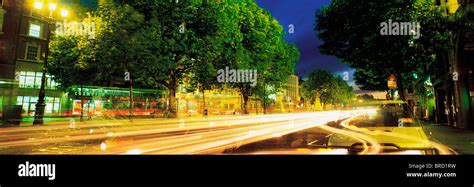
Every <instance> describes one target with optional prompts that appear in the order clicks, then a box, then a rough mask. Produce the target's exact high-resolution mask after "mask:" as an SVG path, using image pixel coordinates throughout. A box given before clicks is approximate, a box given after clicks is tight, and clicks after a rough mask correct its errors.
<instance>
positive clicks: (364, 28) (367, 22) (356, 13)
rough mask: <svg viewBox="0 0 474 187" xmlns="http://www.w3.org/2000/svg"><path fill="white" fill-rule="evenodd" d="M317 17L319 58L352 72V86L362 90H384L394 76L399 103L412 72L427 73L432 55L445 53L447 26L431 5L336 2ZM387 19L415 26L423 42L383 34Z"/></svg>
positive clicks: (395, 0)
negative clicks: (328, 57) (320, 42)
mask: <svg viewBox="0 0 474 187" xmlns="http://www.w3.org/2000/svg"><path fill="white" fill-rule="evenodd" d="M316 18H317V23H316V30H317V31H318V33H319V34H318V37H319V38H320V39H322V40H323V41H324V44H323V45H322V46H320V49H321V52H322V53H324V54H328V55H334V56H336V57H338V58H340V59H342V60H343V61H344V62H345V63H347V64H348V65H349V66H351V67H353V68H356V70H357V72H356V73H355V78H356V82H357V83H358V84H359V85H361V87H362V88H364V89H369V90H387V89H388V88H387V87H386V81H387V79H388V77H389V75H390V74H395V75H396V77H397V83H398V90H399V93H400V96H401V99H402V100H404V99H405V98H404V95H403V92H402V90H404V89H405V88H407V86H408V84H410V83H411V82H412V80H411V76H410V74H411V72H412V71H418V72H420V73H423V72H426V71H424V70H426V69H427V68H428V67H430V66H432V65H433V64H434V63H435V62H436V58H435V57H436V54H438V53H440V52H442V51H443V50H445V49H446V48H447V41H448V32H447V31H448V30H447V28H446V26H447V25H446V24H445V19H443V16H442V15H441V13H439V11H437V8H436V7H435V6H434V5H433V1H426V0H414V1H399V0H387V1H379V0H370V1H368V2H364V3H361V2H360V1H357V0H334V1H332V3H331V5H330V6H328V7H325V8H323V9H322V10H320V11H318V12H317V13H316ZM389 19H391V20H393V21H394V22H419V23H420V26H421V37H420V38H419V39H414V38H413V36H409V35H397V36H384V35H381V34H380V29H381V23H382V22H386V21H387V20H389ZM426 76H429V74H427V73H425V74H423V75H421V76H420V78H425V77H426Z"/></svg>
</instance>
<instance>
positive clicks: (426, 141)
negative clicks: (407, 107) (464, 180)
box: [341, 117, 457, 155]
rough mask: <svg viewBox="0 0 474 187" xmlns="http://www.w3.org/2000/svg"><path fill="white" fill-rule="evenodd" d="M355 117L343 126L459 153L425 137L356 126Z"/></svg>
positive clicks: (448, 153)
mask: <svg viewBox="0 0 474 187" xmlns="http://www.w3.org/2000/svg"><path fill="white" fill-rule="evenodd" d="M355 118H356V117H352V118H350V119H348V120H345V121H344V122H342V123H341V126H343V127H345V128H347V129H349V130H352V131H356V132H360V133H365V134H372V135H379V134H382V135H385V136H391V137H396V138H401V139H405V140H410V141H414V142H423V143H425V144H429V145H431V146H432V147H433V148H435V149H437V150H438V151H439V152H440V154H444V155H450V154H457V152H456V151H454V150H453V149H451V148H449V147H447V146H445V145H441V144H439V143H436V142H433V141H430V140H425V139H422V138H417V137H413V136H408V135H405V134H400V133H396V132H386V131H377V132H374V131H370V130H368V129H365V128H358V127H356V126H353V125H350V124H349V122H350V121H352V120H353V119H355ZM407 128H409V127H407ZM408 153H409V152H408ZM405 154H407V153H406V152H405Z"/></svg>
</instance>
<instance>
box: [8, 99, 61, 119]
mask: <svg viewBox="0 0 474 187" xmlns="http://www.w3.org/2000/svg"><path fill="white" fill-rule="evenodd" d="M37 102H38V97H31V96H18V97H17V105H21V106H22V109H23V110H22V113H23V114H25V115H28V116H33V115H34V113H35V109H36V103H37ZM60 102H61V99H60V98H57V97H46V98H45V103H46V108H45V111H44V113H45V114H49V115H54V114H59V112H60V107H61V105H60Z"/></svg>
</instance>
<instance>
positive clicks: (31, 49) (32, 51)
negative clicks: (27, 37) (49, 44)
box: [26, 45, 40, 61]
mask: <svg viewBox="0 0 474 187" xmlns="http://www.w3.org/2000/svg"><path fill="white" fill-rule="evenodd" d="M39 49H40V48H39V46H34V45H28V46H27V47H26V59H27V60H36V61H37V60H38V56H39V55H38V54H39Z"/></svg>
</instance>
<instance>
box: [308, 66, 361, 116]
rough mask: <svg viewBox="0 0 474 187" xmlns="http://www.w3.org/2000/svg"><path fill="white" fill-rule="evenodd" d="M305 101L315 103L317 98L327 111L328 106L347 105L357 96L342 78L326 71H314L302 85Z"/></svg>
mask: <svg viewBox="0 0 474 187" xmlns="http://www.w3.org/2000/svg"><path fill="white" fill-rule="evenodd" d="M301 89H302V94H303V97H304V98H305V100H309V101H314V100H316V99H317V98H319V99H320V101H321V102H322V104H323V107H324V109H326V105H327V104H332V105H333V106H334V105H337V104H347V103H349V102H350V101H351V100H352V98H353V97H354V96H355V94H354V92H353V90H352V87H350V86H349V85H348V84H347V82H346V81H344V80H343V79H342V78H341V77H339V76H335V75H334V74H332V73H331V72H329V71H326V70H320V69H318V70H314V71H312V72H311V73H310V74H309V75H308V79H307V80H306V81H305V82H304V83H303V85H302V88H301Z"/></svg>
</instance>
